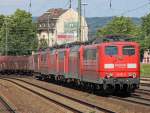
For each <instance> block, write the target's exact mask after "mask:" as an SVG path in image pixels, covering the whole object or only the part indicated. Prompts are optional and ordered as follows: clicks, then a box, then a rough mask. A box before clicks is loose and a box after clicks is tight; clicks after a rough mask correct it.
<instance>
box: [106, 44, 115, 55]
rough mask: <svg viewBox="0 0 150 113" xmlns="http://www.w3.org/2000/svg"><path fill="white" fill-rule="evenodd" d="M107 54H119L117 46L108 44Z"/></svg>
mask: <svg viewBox="0 0 150 113" xmlns="http://www.w3.org/2000/svg"><path fill="white" fill-rule="evenodd" d="M105 54H106V55H117V54H118V48H117V46H106V48H105Z"/></svg>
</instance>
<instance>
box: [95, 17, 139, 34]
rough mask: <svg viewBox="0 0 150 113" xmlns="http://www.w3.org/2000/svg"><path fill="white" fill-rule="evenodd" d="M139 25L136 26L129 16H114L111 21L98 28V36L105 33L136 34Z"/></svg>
mask: <svg viewBox="0 0 150 113" xmlns="http://www.w3.org/2000/svg"><path fill="white" fill-rule="evenodd" d="M139 31H140V30H139V27H137V26H136V25H135V24H134V23H133V22H132V20H131V19H130V18H129V17H123V16H122V17H114V18H113V20H112V21H111V22H109V23H108V24H107V25H106V26H104V27H103V28H101V29H99V30H98V32H97V35H98V36H103V35H107V34H127V35H137V34H138V33H139Z"/></svg>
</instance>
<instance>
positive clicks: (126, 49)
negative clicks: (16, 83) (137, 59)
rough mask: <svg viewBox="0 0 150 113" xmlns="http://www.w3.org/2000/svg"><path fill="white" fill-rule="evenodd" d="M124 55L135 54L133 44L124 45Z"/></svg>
mask: <svg viewBox="0 0 150 113" xmlns="http://www.w3.org/2000/svg"><path fill="white" fill-rule="evenodd" d="M123 55H135V48H134V47H133V46H124V47H123Z"/></svg>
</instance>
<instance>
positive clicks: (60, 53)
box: [58, 51, 65, 60]
mask: <svg viewBox="0 0 150 113" xmlns="http://www.w3.org/2000/svg"><path fill="white" fill-rule="evenodd" d="M58 56H59V59H60V60H63V59H64V57H65V51H60V52H59V53H58Z"/></svg>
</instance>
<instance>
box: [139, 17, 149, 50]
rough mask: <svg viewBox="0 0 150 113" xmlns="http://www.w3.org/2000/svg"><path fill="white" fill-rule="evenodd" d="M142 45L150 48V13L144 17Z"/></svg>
mask: <svg viewBox="0 0 150 113" xmlns="http://www.w3.org/2000/svg"><path fill="white" fill-rule="evenodd" d="M141 30H142V40H141V43H142V47H143V48H144V49H150V14H148V15H146V16H144V17H142V27H141Z"/></svg>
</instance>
